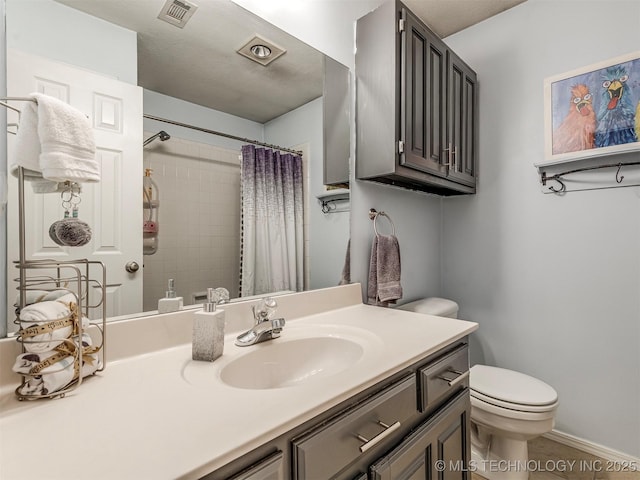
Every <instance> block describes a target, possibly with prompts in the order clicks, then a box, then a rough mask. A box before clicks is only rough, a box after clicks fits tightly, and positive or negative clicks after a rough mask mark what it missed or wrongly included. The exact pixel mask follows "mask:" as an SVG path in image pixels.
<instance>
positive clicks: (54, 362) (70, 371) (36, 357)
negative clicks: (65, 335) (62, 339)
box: [13, 334, 102, 395]
mask: <svg viewBox="0 0 640 480" xmlns="http://www.w3.org/2000/svg"><path fill="white" fill-rule="evenodd" d="M74 344H75V345H76V346H77V338H76V339H75V340H74ZM70 347H71V345H67V344H65V345H63V346H60V347H59V348H58V349H57V350H51V351H48V352H42V353H23V354H21V355H18V356H17V358H16V362H15V364H14V365H13V371H14V372H16V373H19V374H21V375H24V376H25V377H26V381H25V382H24V383H23V384H22V385H21V386H20V387H19V388H18V393H19V394H21V395H46V394H50V393H55V392H57V391H58V390H62V389H63V388H64V387H66V386H67V385H69V384H70V383H71V382H73V381H74V380H76V379H77V378H78V373H79V369H78V370H76V368H75V365H74V361H75V357H74V355H73V350H74V348H70ZM82 349H83V354H82V377H83V378H84V377H87V376H89V375H92V374H93V373H95V372H96V370H98V369H99V368H101V366H102V362H101V360H100V357H99V355H98V353H97V350H98V349H97V348H96V347H93V346H92V342H91V336H89V335H88V334H83V335H82Z"/></svg>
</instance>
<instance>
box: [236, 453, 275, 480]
mask: <svg viewBox="0 0 640 480" xmlns="http://www.w3.org/2000/svg"><path fill="white" fill-rule="evenodd" d="M284 472H285V467H284V455H283V453H282V452H281V451H277V452H275V453H274V454H272V455H270V456H268V457H267V458H265V459H263V460H260V461H259V462H257V463H255V464H253V465H252V466H251V467H249V468H248V469H246V470H243V471H242V472H240V473H238V474H237V475H234V476H233V477H231V478H229V480H285V478H286V477H285V473H284Z"/></svg>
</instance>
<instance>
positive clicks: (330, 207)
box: [316, 188, 350, 213]
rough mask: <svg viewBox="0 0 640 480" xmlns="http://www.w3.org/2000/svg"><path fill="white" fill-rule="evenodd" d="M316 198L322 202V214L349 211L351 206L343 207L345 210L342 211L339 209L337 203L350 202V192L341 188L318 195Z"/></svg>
mask: <svg viewBox="0 0 640 480" xmlns="http://www.w3.org/2000/svg"><path fill="white" fill-rule="evenodd" d="M316 198H317V199H318V202H320V205H321V207H322V213H338V212H347V211H349V205H347V206H346V207H344V206H343V208H340V209H338V208H337V203H345V202H346V203H348V202H349V198H350V195H349V190H347V189H345V188H340V189H337V190H332V191H329V192H327V193H323V194H320V195H317V196H316Z"/></svg>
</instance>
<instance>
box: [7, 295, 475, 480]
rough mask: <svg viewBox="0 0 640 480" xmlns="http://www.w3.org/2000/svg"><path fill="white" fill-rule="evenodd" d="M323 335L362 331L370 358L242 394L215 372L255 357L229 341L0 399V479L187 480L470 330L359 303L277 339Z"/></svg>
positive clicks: (148, 356)
mask: <svg viewBox="0 0 640 480" xmlns="http://www.w3.org/2000/svg"><path fill="white" fill-rule="evenodd" d="M331 325H336V326H337V325H339V326H340V327H348V328H349V327H353V329H354V332H355V333H356V334H357V332H358V330H357V329H366V330H367V332H368V333H367V335H365V336H366V337H367V342H369V343H368V345H369V346H370V347H372V348H368V349H366V351H365V353H364V355H363V356H362V358H360V360H359V361H358V362H357V363H356V364H354V365H353V366H352V367H350V368H348V369H345V370H344V371H342V372H339V373H337V374H335V375H333V376H329V377H325V378H313V379H311V380H309V381H307V382H306V383H305V384H304V386H293V387H287V388H277V389H266V390H247V389H238V388H233V387H230V386H227V385H226V384H224V383H223V382H222V381H221V380H220V379H219V370H220V369H221V367H222V366H224V365H225V364H226V363H228V361H229V360H231V359H233V358H234V357H236V356H238V355H242V354H246V353H247V352H248V351H249V350H248V349H251V348H257V347H258V346H255V347H246V348H239V347H236V346H234V345H233V336H231V335H230V336H228V337H227V341H226V342H225V353H224V355H223V357H222V358H221V359H219V360H217V361H216V362H213V363H203V362H192V361H191V345H190V344H183V345H179V346H175V347H172V348H167V349H163V350H160V351H156V352H151V353H145V354H143V355H139V356H134V357H129V358H125V359H121V360H118V361H114V362H111V363H109V364H108V366H107V368H106V370H105V371H104V372H102V373H101V374H99V375H97V376H94V377H91V378H89V379H87V380H86V381H85V382H84V383H83V384H82V385H81V386H80V388H78V389H77V390H75V391H73V392H71V393H70V394H68V395H67V396H66V397H65V398H64V399H55V400H44V401H35V402H18V401H17V400H16V399H15V396H14V395H13V392H12V391H7V390H6V389H5V391H3V393H2V396H1V397H0V409H1V416H0V478H2V480H18V479H38V480H40V479H66V480H69V479H86V478H91V479H96V480H97V479H108V480H112V479H119V480H124V479H129V478H130V479H137V480H140V479H152V478H153V479H175V478H187V479H192V478H198V477H200V476H202V475H205V474H207V473H209V472H211V471H213V470H215V469H217V468H219V467H221V466H223V465H225V464H226V463H228V462H230V461H232V460H234V459H235V458H237V457H239V456H241V455H243V454H245V453H247V452H249V451H251V450H252V449H254V448H255V447H257V446H259V445H262V444H264V443H266V442H268V441H270V440H272V439H274V438H276V437H278V436H279V435H281V434H283V433H285V432H287V431H288V430H290V429H292V428H293V427H295V426H297V425H300V424H301V423H303V422H305V421H307V420H309V419H312V418H313V417H315V416H316V415H318V414H320V413H322V412H324V411H326V410H327V409H329V408H331V407H333V406H335V405H337V404H338V403H340V402H342V401H343V400H346V399H348V398H349V397H351V396H353V395H355V394H357V393H359V392H361V391H363V390H365V389H366V388H368V387H370V386H372V385H374V384H376V383H377V382H379V381H381V380H383V379H385V378H386V377H388V376H390V375H392V374H394V373H396V372H398V371H400V370H401V369H403V368H405V367H407V366H409V365H411V364H413V363H415V362H417V361H419V360H420V359H422V358H424V357H425V356H427V355H429V354H431V353H433V352H436V351H437V350H439V349H441V348H442V347H444V346H446V345H448V344H450V343H452V342H454V341H456V340H458V339H460V338H462V337H464V336H466V335H468V334H469V333H471V332H472V331H474V330H475V329H476V328H477V324H476V323H472V322H465V321H461V320H452V319H445V318H440V317H434V316H429V315H420V314H415V313H410V312H404V311H397V310H392V309H385V308H379V307H371V306H367V305H361V304H359V305H354V306H348V307H344V308H338V309H335V310H331V311H328V312H325V313H319V314H315V315H308V316H304V317H300V318H298V319H295V320H290V319H288V321H287V325H286V326H285V329H284V330H283V333H282V338H286V336H287V334H289V335H291V336H295V335H296V332H300V331H303V330H304V329H306V330H307V331H308V330H309V328H313V327H314V326H317V329H318V330H321V331H323V332H325V333H326V332H329V331H331ZM348 328H347V330H348ZM278 341H279V339H276V340H271V342H278ZM267 343H269V342H267ZM193 363H197V365H193ZM185 369H188V370H190V371H191V370H194V369H195V370H197V372H198V373H197V375H195V377H196V378H199V379H202V378H203V377H204V375H205V374H206V375H208V374H209V373H210V376H211V379H212V380H211V382H203V381H201V380H198V381H195V382H194V381H192V383H189V382H187V381H186V380H185V377H183V372H184V371H186V370H185ZM187 378H189V376H187ZM265 412H268V414H265Z"/></svg>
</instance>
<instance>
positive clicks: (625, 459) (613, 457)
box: [543, 430, 640, 465]
mask: <svg viewBox="0 0 640 480" xmlns="http://www.w3.org/2000/svg"><path fill="white" fill-rule="evenodd" d="M543 437H545V438H548V439H549V440H553V441H554V442H558V443H561V444H562V445H566V446H567V447H571V448H575V449H576V450H581V451H583V452H586V453H589V454H591V455H595V456H596V457H599V458H602V459H603V460H609V461H611V462H617V463H633V464H635V465H640V458H638V457H634V456H633V455H628V454H626V453H622V452H619V451H618V450H613V449H612V448H608V447H605V446H603V445H599V444H597V443H593V442H590V441H588V440H585V439H584V438H579V437H575V436H573V435H569V434H568V433H564V432H559V431H558V430H552V431H551V432H549V433H545V434H544V435H543Z"/></svg>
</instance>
